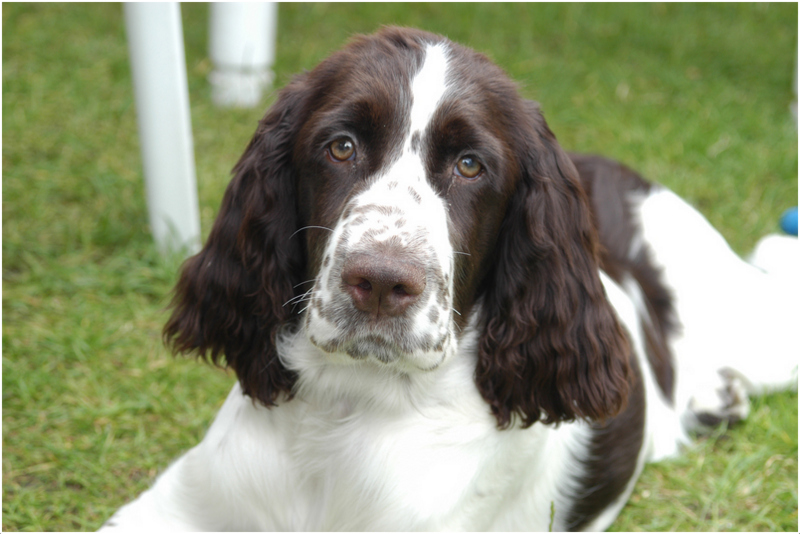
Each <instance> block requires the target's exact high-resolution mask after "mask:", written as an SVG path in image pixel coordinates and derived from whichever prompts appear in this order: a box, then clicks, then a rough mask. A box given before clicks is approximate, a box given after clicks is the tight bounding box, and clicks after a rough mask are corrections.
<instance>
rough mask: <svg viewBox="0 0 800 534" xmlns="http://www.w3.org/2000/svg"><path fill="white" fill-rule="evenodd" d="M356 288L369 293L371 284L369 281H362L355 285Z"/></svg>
mask: <svg viewBox="0 0 800 534" xmlns="http://www.w3.org/2000/svg"><path fill="white" fill-rule="evenodd" d="M356 285H357V286H358V287H360V288H361V289H363V290H364V291H370V290H371V289H372V284H370V283H369V280H364V281H363V282H361V283H360V284H356Z"/></svg>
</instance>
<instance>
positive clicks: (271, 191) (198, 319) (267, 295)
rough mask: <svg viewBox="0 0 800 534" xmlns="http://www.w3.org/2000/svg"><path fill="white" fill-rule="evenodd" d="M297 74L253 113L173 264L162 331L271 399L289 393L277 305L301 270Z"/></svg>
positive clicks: (177, 346) (291, 292)
mask: <svg viewBox="0 0 800 534" xmlns="http://www.w3.org/2000/svg"><path fill="white" fill-rule="evenodd" d="M300 87H301V84H300V83H298V80H295V82H294V83H292V84H290V85H289V86H287V88H286V89H284V90H283V91H282V92H281V94H280V96H279V98H278V101H277V102H276V103H275V104H274V105H273V106H272V108H271V109H270V110H269V111H268V112H267V114H266V116H265V117H264V118H263V119H262V120H261V122H260V123H259V126H258V128H257V130H256V133H255V135H254V136H253V139H252V140H251V141H250V144H249V145H248V147H247V149H246V150H245V152H244V154H243V155H242V157H241V159H240V160H239V162H238V163H237V164H236V167H234V170H233V173H234V177H233V179H232V180H231V182H230V184H229V185H228V188H227V190H226V191H225V196H224V198H223V200H222V207H221V209H220V212H219V215H218V216H217V219H216V221H215V222H214V226H213V228H212V229H211V233H210V235H209V237H208V241H207V242H206V244H205V247H203V249H202V250H201V251H200V252H199V253H198V254H197V255H195V256H193V257H192V258H189V259H188V260H187V261H186V263H185V264H184V265H183V267H182V271H181V275H180V280H179V281H178V284H177V286H176V288H175V294H174V297H173V300H172V304H171V306H172V308H173V312H172V316H171V317H170V319H169V321H168V322H167V324H166V326H165V327H164V339H165V341H166V342H167V344H168V345H171V347H172V349H173V350H174V351H175V352H177V353H190V352H196V353H197V354H199V355H200V356H202V357H206V358H210V360H211V361H213V362H214V363H216V364H221V360H222V355H223V354H224V357H225V360H224V361H225V363H226V364H227V366H228V367H231V368H232V369H234V370H235V371H236V374H237V376H238V378H239V381H240V382H241V384H242V388H243V390H244V392H245V393H247V394H249V395H250V396H251V397H253V398H254V399H258V400H260V401H261V402H263V403H264V404H266V405H268V406H269V405H272V404H274V403H275V401H276V400H277V398H278V396H279V394H280V393H281V392H283V393H286V394H287V395H289V396H291V389H292V386H293V384H294V382H295V379H296V377H295V375H294V374H293V373H292V372H290V371H288V370H287V369H286V368H285V367H284V366H283V364H282V363H281V361H280V359H279V358H278V355H277V352H276V350H275V336H276V334H277V332H278V330H279V329H280V327H281V326H282V325H284V324H286V323H287V322H288V321H289V320H290V313H291V308H290V307H288V306H287V307H284V304H285V303H286V302H287V301H289V300H290V299H292V298H293V297H294V296H295V291H296V290H295V289H294V287H295V286H296V285H297V284H298V283H299V282H300V281H301V277H302V276H303V272H304V271H305V262H306V258H305V251H304V248H303V245H302V239H299V238H297V237H296V236H295V238H294V239H292V235H293V233H294V232H296V230H297V227H298V221H297V209H296V198H295V197H296V193H295V183H294V176H293V172H292V161H291V158H292V146H293V144H294V138H295V136H296V134H297V130H298V129H299V127H300V126H301V125H302V120H301V118H300V115H301V113H302V109H303V107H304V93H303V91H302V89H301V88H300Z"/></svg>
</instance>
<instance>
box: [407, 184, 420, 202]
mask: <svg viewBox="0 0 800 534" xmlns="http://www.w3.org/2000/svg"><path fill="white" fill-rule="evenodd" d="M408 193H409V194H410V195H411V198H413V199H414V202H416V203H417V204H422V196H421V195H420V194H419V193H417V192H416V191H415V190H414V188H413V187H409V188H408Z"/></svg>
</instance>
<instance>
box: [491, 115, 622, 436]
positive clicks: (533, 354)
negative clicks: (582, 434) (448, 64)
mask: <svg viewBox="0 0 800 534" xmlns="http://www.w3.org/2000/svg"><path fill="white" fill-rule="evenodd" d="M525 104H526V106H527V107H526V113H525V117H524V118H522V117H521V118H520V122H523V124H522V125H521V126H520V128H521V132H520V134H519V136H518V139H520V140H521V145H520V146H519V147H518V148H517V150H518V152H519V155H518V158H519V165H520V167H521V169H522V177H521V180H520V181H519V185H518V188H517V191H516V193H515V195H514V198H513V199H512V201H511V203H510V205H509V208H508V211H507V213H506V218H505V221H504V222H503V227H502V229H501V235H500V239H499V242H498V250H497V256H496V257H497V260H496V263H495V267H494V269H493V271H492V272H491V273H490V274H489V277H488V279H487V281H486V284H485V286H484V290H483V294H484V305H485V312H486V324H485V327H484V331H483V334H482V337H481V339H480V346H479V361H478V366H477V369H476V382H477V384H478V388H479V390H480V391H481V394H482V395H483V397H484V399H485V400H486V401H487V402H488V403H489V404H490V405H491V407H492V411H493V413H494V415H495V417H496V418H497V421H498V424H499V426H501V427H507V426H508V425H509V424H511V422H512V418H513V416H514V415H515V414H516V416H518V417H520V419H521V422H522V425H523V426H529V425H531V424H533V423H534V422H536V421H538V420H542V421H543V422H544V423H557V422H560V421H570V420H574V419H575V418H585V419H604V418H606V417H609V416H612V415H614V414H616V413H618V412H619V411H620V410H621V409H622V407H623V406H624V404H625V402H626V400H627V392H628V375H629V368H628V353H629V348H628V344H627V341H626V338H625V336H624V335H623V333H622V330H621V328H620V326H619V324H618V322H617V319H616V316H615V314H614V312H613V310H612V308H611V305H610V304H609V302H608V301H607V299H606V295H605V291H604V289H603V286H602V284H601V282H600V277H599V269H598V242H597V235H596V232H595V229H594V227H593V224H592V221H591V217H590V212H589V204H588V202H587V198H586V194H585V193H584V191H583V189H582V188H581V186H580V183H579V180H578V175H577V171H576V170H575V167H574V166H573V164H572V162H571V161H570V160H569V158H568V157H567V155H566V154H565V153H564V151H563V150H562V149H561V147H560V146H559V145H558V143H557V142H556V139H555V137H554V136H553V134H552V132H551V131H550V129H549V128H548V127H547V124H546V123H545V121H544V118H543V117H542V115H541V113H540V112H539V109H538V105H536V104H534V103H532V102H526V103H525Z"/></svg>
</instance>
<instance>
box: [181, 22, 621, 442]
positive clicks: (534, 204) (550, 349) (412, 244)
mask: <svg viewBox="0 0 800 534" xmlns="http://www.w3.org/2000/svg"><path fill="white" fill-rule="evenodd" d="M597 258H598V252H597V238H596V233H595V230H594V228H593V227H592V223H591V218H590V213H589V209H588V204H587V199H586V196H585V194H584V192H583V190H582V189H581V187H580V184H579V181H578V177H577V172H576V170H575V167H574V166H573V164H572V163H571V162H570V160H569V158H568V157H567V156H566V154H565V153H564V152H563V150H562V149H561V148H560V147H559V145H558V143H557V142H556V140H555V137H554V136H553V134H552V133H551V132H550V130H549V129H548V127H547V124H546V123H545V121H544V118H543V117H542V114H541V113H540V111H539V107H538V105H536V104H535V103H533V102H530V101H526V100H524V99H522V98H521V97H520V96H519V95H518V92H517V88H516V86H515V85H514V84H513V83H512V82H511V81H510V80H509V79H508V77H507V76H506V75H505V74H504V73H503V72H502V70H500V69H499V68H498V67H497V66H495V65H494V64H493V63H492V62H491V61H489V60H488V59H487V58H486V57H484V56H483V55H480V54H478V53H476V52H474V51H472V50H469V49H467V48H464V47H462V46H459V45H457V44H454V43H452V42H450V41H448V40H446V39H444V38H442V37H439V36H436V35H432V34H428V33H424V32H420V31H415V30H409V29H401V28H386V29H383V30H381V31H380V32H378V33H377V34H375V35H372V36H367V37H358V38H356V39H354V40H353V41H352V42H351V43H349V44H348V45H347V46H346V47H345V48H344V49H343V50H341V51H339V52H337V53H335V54H333V55H332V56H330V57H329V58H328V59H326V60H325V61H323V62H322V63H321V64H320V65H319V66H317V67H316V68H315V69H314V70H312V71H311V72H308V73H305V74H302V75H300V76H298V77H296V78H295V79H294V80H293V81H292V82H291V83H290V84H289V85H288V86H287V87H286V88H284V89H283V90H282V91H281V92H280V95H279V97H278V100H277V102H276V103H275V104H274V105H273V106H272V107H271V108H270V110H269V111H268V112H267V114H266V116H265V117H264V118H263V119H262V121H261V123H260V124H259V127H258V129H257V131H256V133H255V135H254V137H253V139H252V140H251V142H250V144H249V146H248V147H247V150H246V151H245V153H244V155H243V156H242V158H241V159H240V161H239V163H238V164H237V165H236V167H235V169H234V178H233V180H232V181H231V183H230V185H229V186H228V190H227V192H226V194H225V198H224V199H223V202H222V208H221V210H220V213H219V215H218V217H217V220H216V222H215V224H214V227H213V229H212V230H211V234H210V236H209V238H208V241H207V243H206V245H205V247H204V248H203V250H202V251H201V252H200V253H199V254H197V255H196V256H194V257H193V258H191V259H190V260H188V261H187V263H186V264H185V266H184V267H183V271H182V274H181V278H180V281H179V283H178V286H177V289H176V294H175V298H174V301H173V307H174V311H173V314H172V317H171V318H170V320H169V322H168V324H167V326H166V328H165V336H166V338H167V339H168V340H170V341H171V343H172V344H173V347H174V348H175V349H176V350H177V351H179V352H189V351H197V352H198V353H200V354H207V355H209V356H210V357H211V358H212V359H213V360H214V361H219V359H220V357H221V356H222V355H223V354H224V357H225V361H226V363H227V365H229V366H230V367H232V368H233V369H235V370H236V372H237V375H238V377H239V380H240V381H241V384H242V386H243V388H244V391H245V392H246V393H248V394H249V395H251V396H252V397H254V398H255V399H258V400H260V401H262V402H264V403H265V404H267V405H269V404H272V403H274V402H276V400H278V396H279V395H280V394H281V393H286V394H289V395H291V392H292V387H293V385H294V383H295V380H296V376H295V375H294V373H293V372H291V371H289V370H288V369H287V368H286V367H285V366H284V365H283V364H282V363H281V361H280V359H279V358H278V357H277V353H276V348H275V341H276V336H277V335H278V333H279V332H280V330H281V329H282V328H284V327H286V326H293V327H295V328H300V329H302V330H303V331H304V333H305V335H307V336H308V339H309V341H310V342H311V343H312V344H313V345H314V346H315V347H317V348H318V349H319V350H320V351H322V352H323V353H325V354H326V357H327V358H328V359H329V360H330V362H331V363H332V364H335V365H352V364H356V363H358V364H364V363H365V362H371V364H372V365H375V366H383V367H385V368H387V369H394V370H396V371H397V372H399V373H405V374H413V373H426V372H432V371H434V370H435V369H437V368H438V367H439V366H441V365H442V364H443V363H444V362H446V361H447V360H448V359H449V358H457V357H459V351H458V347H459V340H460V338H461V336H462V333H463V332H464V330H465V328H467V326H468V325H473V326H474V327H476V328H478V329H479V330H480V336H479V338H480V341H479V348H478V351H479V354H478V358H477V366H476V369H475V381H476V384H477V387H478V389H479V390H480V392H481V394H482V396H483V397H484V399H485V400H486V401H487V403H488V404H489V405H490V406H491V409H492V411H493V413H494V415H495V416H496V418H497V420H498V423H499V424H500V425H501V426H506V425H508V424H509V423H510V422H511V421H512V418H513V416H514V414H516V415H517V416H519V417H520V419H521V422H522V423H523V424H524V425H528V424H532V423H533V422H535V421H537V420H543V421H545V422H558V421H564V420H570V419H574V418H575V417H585V418H602V417H605V416H608V415H611V414H613V413H615V412H617V411H618V410H619V409H620V408H621V406H622V405H623V403H624V401H625V397H626V392H627V374H628V367H627V345H626V342H625V338H624V336H623V334H622V332H621V330H620V327H619V325H618V324H617V321H616V319H615V316H614V313H613V311H612V309H611V308H610V306H609V304H608V302H607V300H606V297H605V293H604V291H603V288H602V285H601V283H600V279H599V275H598V263H597V261H598V260H597Z"/></svg>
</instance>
